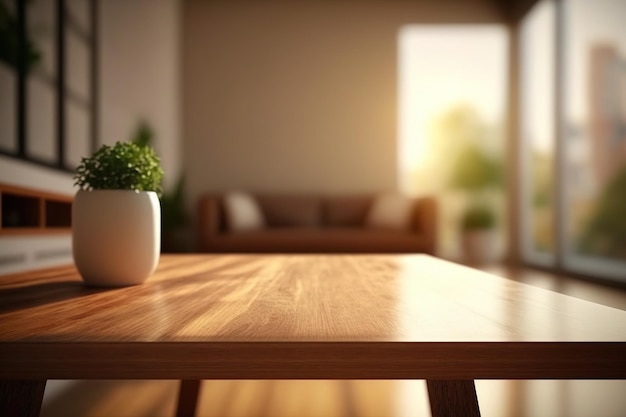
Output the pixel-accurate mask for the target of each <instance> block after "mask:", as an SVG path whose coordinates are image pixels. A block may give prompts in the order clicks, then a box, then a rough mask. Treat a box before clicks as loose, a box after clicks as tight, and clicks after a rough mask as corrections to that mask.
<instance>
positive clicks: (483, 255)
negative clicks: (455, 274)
mask: <svg viewBox="0 0 626 417" xmlns="http://www.w3.org/2000/svg"><path fill="white" fill-rule="evenodd" d="M501 184H502V166H501V164H500V162H499V161H498V160H497V159H496V158H494V157H492V156H490V155H489V154H487V153H486V152H485V151H484V150H482V149H481V148H480V147H478V146H477V145H475V144H472V145H469V146H467V147H466V148H465V149H464V150H463V151H462V152H460V154H459V156H458V158H457V160H456V164H455V165H454V168H453V170H452V182H451V186H452V187H453V188H455V189H458V190H462V191H463V192H465V193H466V196H467V198H468V200H467V202H466V207H465V210H464V212H463V214H462V215H461V221H460V227H461V243H462V248H463V253H464V257H465V260H466V261H467V262H469V263H474V264H478V263H484V262H486V261H489V260H490V259H491V258H492V257H493V251H494V250H495V238H496V235H495V227H496V212H495V208H494V207H493V204H492V202H491V200H490V198H489V191H490V190H493V189H495V188H498V187H499V186H500V185H501Z"/></svg>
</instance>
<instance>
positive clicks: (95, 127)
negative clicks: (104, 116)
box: [90, 0, 100, 153]
mask: <svg viewBox="0 0 626 417" xmlns="http://www.w3.org/2000/svg"><path fill="white" fill-rule="evenodd" d="M90 6H91V10H90V20H91V22H90V23H91V38H90V41H91V80H90V87H91V97H90V102H91V152H92V153H93V152H95V151H96V149H98V146H99V142H100V138H99V126H100V117H99V116H100V114H99V113H100V107H99V105H100V103H99V98H98V97H99V94H100V91H99V88H98V78H99V70H98V65H99V60H98V54H99V50H98V48H99V43H98V42H99V36H98V35H99V26H98V7H99V4H98V0H91V4H90Z"/></svg>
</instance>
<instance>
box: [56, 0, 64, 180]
mask: <svg viewBox="0 0 626 417" xmlns="http://www.w3.org/2000/svg"><path fill="white" fill-rule="evenodd" d="M56 17H57V25H56V26H57V27H56V29H57V32H56V35H57V38H56V47H57V165H58V166H59V168H64V167H65V0H57V16H56Z"/></svg>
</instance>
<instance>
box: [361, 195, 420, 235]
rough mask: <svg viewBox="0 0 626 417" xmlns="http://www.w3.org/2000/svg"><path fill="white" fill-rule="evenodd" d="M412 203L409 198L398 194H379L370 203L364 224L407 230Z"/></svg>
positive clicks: (373, 226)
mask: <svg viewBox="0 0 626 417" xmlns="http://www.w3.org/2000/svg"><path fill="white" fill-rule="evenodd" d="M412 205H413V202H412V201H411V199H409V198H407V197H404V196H402V195H400V194H391V193H387V194H380V195H378V196H377V197H376V199H375V200H374V203H373V204H372V207H371V209H370V211H369V213H368V216H367V221H366V225H367V227H369V228H371V229H387V230H408V229H409V225H410V222H411V207H412Z"/></svg>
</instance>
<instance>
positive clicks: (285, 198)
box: [257, 195, 322, 227]
mask: <svg viewBox="0 0 626 417" xmlns="http://www.w3.org/2000/svg"><path fill="white" fill-rule="evenodd" d="M257 198H258V201H259V205H260V206H261V209H262V210H263V214H264V216H265V220H266V222H267V224H268V226H269V227H317V226H319V225H320V224H321V218H322V206H321V200H320V198H319V197H315V196H297V195H258V196H257Z"/></svg>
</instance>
